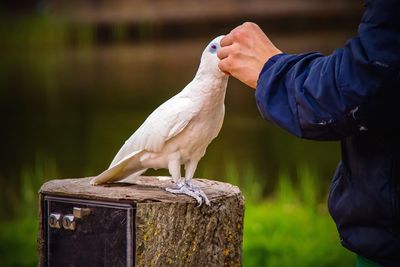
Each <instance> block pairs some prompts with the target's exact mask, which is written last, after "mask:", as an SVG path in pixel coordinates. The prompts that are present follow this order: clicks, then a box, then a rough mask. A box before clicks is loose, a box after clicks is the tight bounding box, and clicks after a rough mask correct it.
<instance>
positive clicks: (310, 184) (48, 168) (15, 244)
mask: <svg viewBox="0 0 400 267" xmlns="http://www.w3.org/2000/svg"><path fill="white" fill-rule="evenodd" d="M235 166H237V165H235V164H233V163H229V164H226V170H225V173H226V177H229V181H230V182H231V183H233V184H237V185H239V186H240V188H241V189H242V191H243V193H244V195H245V198H246V210H245V222H244V241H243V264H244V266H245V267H252V266H255V267H262V266H268V267H275V266H276V267H285V266H296V267H301V266H319V267H325V266H326V267H328V266H332V267H333V266H344V267H346V266H354V256H353V254H352V253H350V252H347V251H346V250H345V249H344V248H342V247H341V246H340V243H339V240H338V237H337V233H336V228H335V225H334V223H333V222H332V220H331V218H330V217H329V214H328V212H327V209H326V204H325V202H326V201H325V199H324V198H323V197H319V196H320V195H323V194H321V193H320V189H319V188H320V186H319V185H318V183H317V181H318V177H317V175H316V174H315V173H313V172H312V171H311V170H310V169H308V168H305V167H300V168H298V173H297V181H298V183H294V182H293V179H291V177H289V175H288V174H286V173H285V172H283V173H282V174H281V175H280V177H279V182H278V186H277V188H276V190H275V191H274V194H273V195H272V196H270V197H269V198H265V197H263V193H262V192H263V190H262V188H263V186H264V184H263V183H260V179H258V178H257V177H258V176H257V174H256V173H255V170H254V168H253V167H252V166H251V164H247V165H246V164H244V166H243V168H241V170H240V171H239V170H238V168H237V167H235ZM56 172H57V168H56V164H55V163H54V161H51V160H48V159H45V158H44V157H39V160H37V162H36V164H35V165H34V166H33V167H32V168H27V167H25V168H23V170H22V171H21V176H20V185H21V186H20V187H19V188H20V192H18V195H19V201H20V203H19V204H18V205H15V209H18V211H17V212H16V213H15V216H14V218H12V219H11V220H7V221H5V220H3V221H0V227H1V228H0V229H2V230H1V231H0V266H35V265H37V254H36V236H37V230H38V226H37V217H36V214H37V191H38V189H39V186H40V184H41V183H43V182H44V179H43V177H48V178H49V177H56V176H55V174H56ZM49 175H50V176H49ZM241 177H243V179H241ZM2 205H5V204H4V203H3V204H2Z"/></svg>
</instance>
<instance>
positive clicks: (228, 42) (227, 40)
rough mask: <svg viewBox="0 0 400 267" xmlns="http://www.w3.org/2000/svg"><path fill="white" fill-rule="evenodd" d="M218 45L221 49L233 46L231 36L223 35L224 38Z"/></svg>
mask: <svg viewBox="0 0 400 267" xmlns="http://www.w3.org/2000/svg"><path fill="white" fill-rule="evenodd" d="M219 44H220V45H221V47H224V46H229V45H231V44H233V39H232V35H231V34H227V35H225V37H224V38H222V39H221V41H220V43H219Z"/></svg>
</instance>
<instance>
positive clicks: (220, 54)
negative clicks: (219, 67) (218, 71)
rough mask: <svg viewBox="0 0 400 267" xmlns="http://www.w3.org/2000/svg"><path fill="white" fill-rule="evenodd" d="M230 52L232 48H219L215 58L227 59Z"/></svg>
mask: <svg viewBox="0 0 400 267" xmlns="http://www.w3.org/2000/svg"><path fill="white" fill-rule="evenodd" d="M231 51H232V46H224V47H221V48H220V49H218V52H217V57H218V58H219V59H221V60H222V59H224V58H227V57H228V56H229V54H230V53H231Z"/></svg>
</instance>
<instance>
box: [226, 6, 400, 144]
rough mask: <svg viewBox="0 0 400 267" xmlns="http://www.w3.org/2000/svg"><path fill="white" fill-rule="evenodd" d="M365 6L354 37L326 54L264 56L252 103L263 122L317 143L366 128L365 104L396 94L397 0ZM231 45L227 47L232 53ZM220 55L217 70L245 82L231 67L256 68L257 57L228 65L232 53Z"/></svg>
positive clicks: (399, 62) (399, 59)
mask: <svg viewBox="0 0 400 267" xmlns="http://www.w3.org/2000/svg"><path fill="white" fill-rule="evenodd" d="M366 7H367V8H366V11H365V13H364V16H363V18H362V21H361V23H360V26H359V29H358V36H357V37H355V38H353V39H351V40H349V41H348V42H347V44H346V46H345V47H343V48H341V49H338V50H336V51H335V52H333V53H332V54H331V55H329V56H323V55H321V54H319V53H307V54H300V55H288V54H283V53H270V54H268V53H265V54H264V55H262V57H265V58H266V59H267V60H268V61H267V62H266V64H265V65H264V66H263V67H262V70H261V72H258V73H259V77H258V83H257V89H256V100H257V105H258V107H259V110H260V112H261V114H262V115H263V117H264V118H267V119H269V120H272V121H274V122H275V123H277V124H278V125H279V126H281V127H282V128H284V129H286V130H288V131H289V132H291V133H293V134H295V135H297V136H299V137H303V138H309V139H318V140H337V139H341V138H343V137H346V136H349V135H352V134H354V133H356V132H357V131H359V130H366V129H368V125H365V124H364V123H365V122H364V121H363V118H362V116H360V114H363V113H364V114H365V113H366V114H368V112H369V111H368V110H365V109H366V108H364V106H368V105H364V104H365V103H367V102H370V101H371V99H373V98H374V97H375V95H376V94H377V93H382V92H381V91H382V90H393V89H395V90H400V87H398V86H399V77H400V72H399V70H400V21H399V18H400V15H399V14H400V1H398V0H375V1H367V4H366ZM241 30H244V29H243V26H242V29H241ZM229 38H233V37H232V36H231V37H229V35H228V40H229ZM248 41H249V40H247V42H248ZM229 42H231V41H229ZM240 42H241V41H238V40H237V39H236V40H235V41H233V42H232V45H236V47H239V49H238V50H239V51H244V52H241V53H243V54H250V53H249V52H246V51H245V49H244V48H243V46H241V47H240ZM250 42H252V41H250ZM232 45H227V46H226V47H229V46H231V50H233V49H232ZM221 46H222V48H224V45H223V43H222V42H221ZM256 46H257V45H256ZM222 48H221V50H223V49H222ZM221 52H222V55H221V57H220V58H221V62H220V68H221V69H222V70H223V71H225V72H228V73H230V74H232V75H233V76H235V77H236V78H238V79H239V80H242V81H246V79H248V78H246V77H248V75H247V74H246V72H244V71H242V72H235V68H229V67H231V66H236V65H237V66H240V65H246V64H250V65H251V64H252V65H253V66H256V65H257V64H255V63H254V62H253V63H252V60H251V58H253V57H255V55H252V56H250V57H247V61H242V62H239V60H237V61H236V62H232V61H233V60H232V58H230V57H229V56H230V55H232V54H233V53H231V54H229V53H228V55H226V54H224V53H223V52H224V51H221ZM235 53H238V52H237V51H236V52H235ZM265 55H267V56H265ZM236 58H240V56H237V57H236ZM242 58H244V57H243V56H242ZM224 61H225V62H224ZM229 61H231V62H229ZM242 69H245V68H244V67H242ZM247 69H251V68H250V67H248V68H247ZM253 69H255V68H254V67H253ZM246 75H247V76H246ZM247 84H248V85H250V86H251V85H252V82H251V81H250V82H247ZM396 86H397V87H396Z"/></svg>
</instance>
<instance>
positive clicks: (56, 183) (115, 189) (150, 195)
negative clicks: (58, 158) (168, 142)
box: [40, 176, 240, 203]
mask: <svg viewBox="0 0 400 267" xmlns="http://www.w3.org/2000/svg"><path fill="white" fill-rule="evenodd" d="M92 178H93V177H88V178H75V179H59V180H51V181H48V182H46V183H45V184H43V186H42V187H41V189H40V193H42V194H52V195H58V196H69V197H71V196H74V197H80V198H87V199H95V200H115V201H121V200H125V201H129V202H134V203H148V202H174V203H196V200H195V199H193V198H191V197H189V196H186V195H181V194H172V193H169V192H167V191H166V190H165V188H166V187H173V186H174V183H172V179H171V177H166V176H140V177H138V178H137V179H135V183H125V182H117V183H109V184H102V185H96V186H93V185H90V183H89V182H90V180H91V179H92ZM193 183H194V184H195V185H197V186H199V187H200V188H201V189H202V190H203V191H204V193H205V194H206V195H207V197H208V199H209V200H210V202H213V201H216V200H218V199H221V198H226V197H230V196H235V195H236V196H237V195H239V194H240V190H239V188H238V187H237V186H233V185H231V184H228V183H223V182H218V181H213V180H207V179H193Z"/></svg>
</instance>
